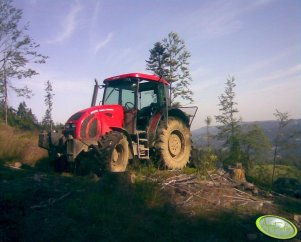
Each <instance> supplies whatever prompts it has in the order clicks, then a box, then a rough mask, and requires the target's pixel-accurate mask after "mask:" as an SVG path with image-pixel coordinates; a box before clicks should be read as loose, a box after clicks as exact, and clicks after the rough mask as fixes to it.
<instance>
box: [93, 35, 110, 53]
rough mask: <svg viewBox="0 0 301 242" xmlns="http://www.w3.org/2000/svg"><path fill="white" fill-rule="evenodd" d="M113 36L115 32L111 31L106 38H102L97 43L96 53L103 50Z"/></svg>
mask: <svg viewBox="0 0 301 242" xmlns="http://www.w3.org/2000/svg"><path fill="white" fill-rule="evenodd" d="M113 36H114V33H109V34H108V35H107V37H106V38H105V39H104V40H102V41H100V42H99V43H98V44H96V46H95V49H94V53H95V54H97V52H98V51H99V50H101V49H102V48H103V47H105V46H106V45H107V44H108V43H109V42H110V41H111V40H112V38H113Z"/></svg>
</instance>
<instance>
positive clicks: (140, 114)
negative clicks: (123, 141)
mask: <svg viewBox="0 0 301 242" xmlns="http://www.w3.org/2000/svg"><path fill="white" fill-rule="evenodd" d="M104 84H105V85H104V87H105V89H104V94H103V99H102V101H100V103H99V105H112V104H118V105H121V106H122V107H123V109H124V127H123V128H124V129H125V130H126V131H127V132H128V133H129V134H136V132H137V130H146V129H147V127H148V126H149V125H150V122H151V121H152V119H153V118H154V117H156V114H158V115H160V117H161V116H162V115H164V113H166V112H167V105H168V99H167V98H168V87H167V86H168V82H167V81H166V80H164V79H163V78H160V77H158V76H156V75H148V74H139V73H131V74H125V75H121V76H115V77H111V78H107V79H105V80H104ZM94 90H96V91H97V89H94ZM95 95H96V93H95V92H94V95H93V99H94V98H95ZM93 105H95V103H93V101H92V106H93Z"/></svg>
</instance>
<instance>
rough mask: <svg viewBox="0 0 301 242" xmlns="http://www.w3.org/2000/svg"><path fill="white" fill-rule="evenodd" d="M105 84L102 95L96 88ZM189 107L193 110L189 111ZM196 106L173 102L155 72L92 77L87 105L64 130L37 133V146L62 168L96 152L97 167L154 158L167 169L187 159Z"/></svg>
mask: <svg viewBox="0 0 301 242" xmlns="http://www.w3.org/2000/svg"><path fill="white" fill-rule="evenodd" d="M100 89H104V91H103V98H102V100H101V101H97V93H98V91H99V90H100ZM188 110H190V111H192V110H193V112H192V114H190V115H189V114H188ZM196 111H197V107H190V108H179V107H172V106H171V105H170V101H169V83H168V82H167V81H166V80H164V79H163V78H161V77H158V76H156V75H149V74H142V73H130V74H123V75H119V76H114V77H110V78H107V79H105V80H104V82H103V85H99V84H98V83H97V81H95V86H94V92H93V97H92V104H91V107H90V108H87V109H85V110H82V111H79V112H77V113H75V114H74V115H72V116H71V117H70V118H69V119H68V121H67V123H66V124H65V127H64V129H63V132H62V133H58V132H53V131H52V132H49V133H45V132H44V133H41V134H40V136H39V146H40V147H42V148H45V149H47V150H48V153H49V157H50V158H51V159H52V160H55V163H56V166H57V167H60V169H65V168H66V167H69V168H70V167H73V169H72V170H77V169H79V168H80V167H81V166H83V165H85V164H84V162H86V161H85V160H87V159H81V158H82V157H84V155H85V154H91V153H92V154H94V155H95V154H96V156H97V157H98V166H99V167H98V168H97V169H107V170H109V171H112V172H122V171H125V170H126V168H127V165H128V161H129V160H130V159H139V160H141V159H150V157H154V158H155V159H156V160H159V161H160V162H161V163H162V164H163V165H165V166H166V167H167V168H169V169H181V168H183V167H184V166H185V165H186V164H187V162H188V161H189V159H190V154H191V150H192V147H191V133H190V125H191V122H192V120H193V118H194V116H195V113H196Z"/></svg>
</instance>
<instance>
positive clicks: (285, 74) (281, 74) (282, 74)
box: [254, 64, 301, 83]
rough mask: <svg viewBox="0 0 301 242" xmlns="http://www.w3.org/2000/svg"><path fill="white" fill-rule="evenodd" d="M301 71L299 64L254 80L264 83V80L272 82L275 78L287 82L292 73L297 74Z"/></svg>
mask: <svg viewBox="0 0 301 242" xmlns="http://www.w3.org/2000/svg"><path fill="white" fill-rule="evenodd" d="M300 72H301V64H298V65H295V66H291V67H288V68H285V69H282V70H278V71H275V72H273V73H270V74H268V75H266V76H263V77H260V78H256V79H255V80H254V81H255V82H261V83H262V82H270V81H274V80H283V82H285V81H286V79H287V78H289V77H291V76H292V75H296V74H298V73H300Z"/></svg>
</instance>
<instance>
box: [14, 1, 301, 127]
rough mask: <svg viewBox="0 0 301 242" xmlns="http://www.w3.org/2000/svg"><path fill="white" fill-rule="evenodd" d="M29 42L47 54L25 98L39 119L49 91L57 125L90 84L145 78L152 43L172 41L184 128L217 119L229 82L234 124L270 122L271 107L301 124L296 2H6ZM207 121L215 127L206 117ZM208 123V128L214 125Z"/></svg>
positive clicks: (80, 103)
mask: <svg viewBox="0 0 301 242" xmlns="http://www.w3.org/2000/svg"><path fill="white" fill-rule="evenodd" d="M13 5H14V6H16V7H17V8H20V9H22V10H23V22H24V23H28V24H29V30H28V32H27V33H28V34H29V35H30V36H31V37H32V38H33V39H34V40H35V41H36V42H37V43H39V44H40V47H39V49H38V51H39V52H40V53H42V54H44V55H47V56H49V59H48V60H47V62H46V64H42V65H37V66H34V65H32V67H33V68H35V70H37V71H38V72H39V75H38V76H35V77H34V78H31V79H29V80H21V81H18V84H17V85H19V86H22V85H24V84H26V85H28V87H29V88H31V89H32V90H33V92H34V94H35V95H34V96H33V97H32V98H31V99H29V100H25V99H24V98H17V97H16V96H15V95H14V94H13V93H9V95H10V105H12V106H15V107H17V106H18V104H19V103H20V102H21V101H23V100H25V102H26V103H27V106H28V107H30V108H32V111H33V113H34V114H35V115H36V116H37V118H38V119H39V120H40V121H41V119H42V117H43V115H44V113H45V109H46V108H45V104H44V96H45V91H44V89H45V83H46V81H47V80H50V81H51V82H52V83H53V89H54V93H55V96H54V106H53V118H54V121H55V122H61V123H65V122H66V121H67V119H68V118H69V117H70V116H71V115H72V114H74V113H75V112H77V111H79V110H81V109H84V108H87V107H89V105H90V103H91V98H92V92H93V85H94V79H95V78H96V79H97V80H98V81H99V82H102V80H104V79H105V78H107V77H110V76H115V75H118V74H122V73H131V72H146V73H147V71H146V70H145V66H146V63H145V60H147V59H148V58H149V50H150V49H151V48H153V45H154V43H155V42H157V41H161V40H162V39H163V38H165V37H167V35H168V33H170V32H171V31H173V32H176V33H178V35H179V36H180V38H182V39H183V40H184V41H185V45H186V49H187V50H188V51H189V52H190V53H191V58H190V59H189V62H190V65H189V68H190V73H191V76H192V80H193V81H192V83H191V88H192V90H193V92H194V100H195V102H194V105H196V106H198V113H197V116H196V118H195V120H194V123H193V125H192V129H196V128H200V127H202V126H205V121H204V120H205V118H206V117H207V116H211V117H214V116H215V115H218V114H219V107H218V96H220V95H221V94H222V93H223V92H224V89H225V83H226V81H227V78H229V77H230V76H234V77H235V83H236V87H235V89H234V91H235V93H236V102H237V103H238V110H239V116H240V117H241V118H242V120H243V121H262V120H273V119H275V117H274V116H273V113H275V109H278V110H279V111H281V112H288V113H289V114H290V118H301V27H300V25H301V24H300V23H301V1H300V0H286V1H283V0H252V1H247V0H202V1H198V0H185V1H182V0H148V1H147V0H127V1H123V0H110V1H105V0H14V1H13ZM213 120H214V119H213ZM213 124H215V122H213Z"/></svg>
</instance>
